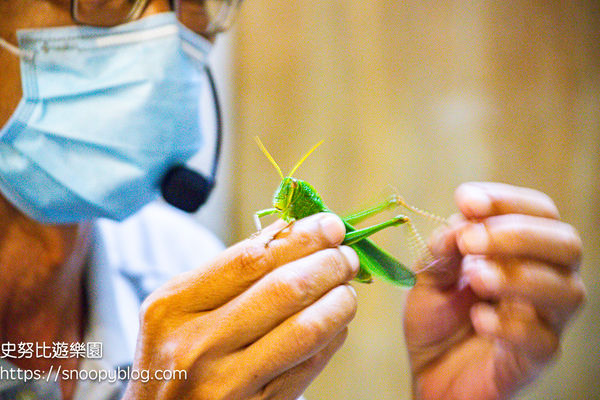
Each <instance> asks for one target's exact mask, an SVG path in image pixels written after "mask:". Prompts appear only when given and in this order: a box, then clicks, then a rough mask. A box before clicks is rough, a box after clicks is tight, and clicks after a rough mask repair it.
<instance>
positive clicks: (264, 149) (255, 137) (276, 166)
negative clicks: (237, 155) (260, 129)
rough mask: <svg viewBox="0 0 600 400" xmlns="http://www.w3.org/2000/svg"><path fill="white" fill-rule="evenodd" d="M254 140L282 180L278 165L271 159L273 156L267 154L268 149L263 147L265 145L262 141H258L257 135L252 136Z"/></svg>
mask: <svg viewBox="0 0 600 400" xmlns="http://www.w3.org/2000/svg"><path fill="white" fill-rule="evenodd" d="M254 141H255V142H256V144H257V145H258V147H259V148H260V151H262V152H263V154H264V155H265V157H267V159H268V160H269V161H270V162H271V164H273V166H274V167H275V169H276V170H277V172H278V173H279V176H280V177H281V180H283V179H284V177H283V173H282V172H281V168H279V165H277V163H276V162H275V160H274V159H273V157H272V156H271V154H269V151H268V150H267V148H266V147H265V145H264V144H262V142H261V141H260V139H259V137H258V136H254Z"/></svg>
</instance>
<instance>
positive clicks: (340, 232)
mask: <svg viewBox="0 0 600 400" xmlns="http://www.w3.org/2000/svg"><path fill="white" fill-rule="evenodd" d="M319 225H320V226H321V231H322V232H323V235H324V236H325V239H327V241H328V242H329V243H331V244H340V243H342V241H343V240H344V236H345V235H346V228H344V224H343V223H342V220H341V219H340V218H339V217H338V216H337V215H335V214H331V213H324V214H322V215H321V216H320V219H319Z"/></svg>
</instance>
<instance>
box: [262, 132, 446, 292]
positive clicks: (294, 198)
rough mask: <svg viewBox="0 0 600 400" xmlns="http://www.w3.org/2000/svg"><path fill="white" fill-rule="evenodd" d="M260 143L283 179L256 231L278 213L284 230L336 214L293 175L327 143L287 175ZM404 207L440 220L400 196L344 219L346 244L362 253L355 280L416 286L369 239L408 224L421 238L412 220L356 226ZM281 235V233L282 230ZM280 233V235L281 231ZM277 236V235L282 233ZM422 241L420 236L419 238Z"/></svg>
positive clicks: (412, 278) (405, 270)
mask: <svg viewBox="0 0 600 400" xmlns="http://www.w3.org/2000/svg"><path fill="white" fill-rule="evenodd" d="M254 139H255V140H256V143H257V144H258V146H259V147H260V149H261V151H262V152H263V153H264V155H265V156H266V157H267V158H268V159H269V161H270V162H271V164H273V166H274V167H275V169H276V170H277V172H278V173H279V176H280V177H281V183H280V184H279V187H278V188H277V190H276V191H275V194H274V196H273V208H267V209H265V210H260V211H257V212H256V213H255V214H254V222H255V224H256V228H257V229H258V230H259V231H260V230H261V229H262V228H261V223H260V218H262V217H264V216H266V215H272V214H278V215H279V217H280V218H281V219H283V220H284V221H286V222H287V223H288V225H287V226H286V227H284V228H283V229H282V230H284V229H286V228H287V227H289V226H290V225H291V224H292V223H293V222H294V221H295V220H297V219H301V218H304V217H307V216H309V215H313V214H316V213H320V212H332V211H331V210H330V209H329V208H328V207H327V206H326V205H325V204H324V203H323V200H322V199H321V197H320V196H319V194H318V193H317V191H316V190H315V188H314V187H312V186H311V185H310V184H309V183H308V182H306V181H303V180H300V179H296V178H293V177H292V175H293V174H294V172H296V170H297V169H298V168H299V167H300V165H302V163H303V162H304V161H305V160H306V159H307V158H308V156H309V155H310V154H311V153H312V152H313V151H314V150H315V149H316V148H317V147H318V146H319V145H321V143H323V141H320V142H319V143H317V144H316V145H314V146H313V147H312V148H311V149H310V150H309V151H308V152H307V153H306V154H305V155H304V157H302V158H301V159H300V161H298V163H297V164H296V165H295V166H294V168H292V170H291V172H290V173H289V174H288V175H287V176H284V175H283V173H282V172H281V168H279V165H277V163H276V162H275V160H274V159H273V157H272V156H271V154H269V152H268V151H267V149H266V148H265V146H264V145H263V144H262V142H261V141H260V139H259V138H258V137H255V138H254ZM398 205H402V206H404V207H407V208H408V209H410V210H412V211H414V212H417V213H419V214H423V215H426V216H431V217H433V218H437V217H435V216H433V214H430V213H428V212H426V211H423V210H420V209H417V208H416V207H412V206H410V205H408V204H406V203H405V202H404V201H403V200H402V198H401V197H400V196H392V197H390V198H389V199H388V200H386V201H385V202H383V203H381V204H378V205H376V206H375V207H372V208H369V209H366V210H363V211H361V212H359V213H356V214H353V215H350V216H348V217H345V218H342V220H343V221H344V225H345V227H346V235H345V237H344V241H343V243H342V244H345V245H348V246H350V247H352V248H353V249H354V250H355V251H356V253H357V254H358V257H359V260H360V270H359V272H358V274H357V276H356V278H355V280H357V281H359V282H363V283H371V282H372V281H373V279H372V277H371V275H372V274H373V275H377V276H379V277H381V278H383V279H385V280H387V281H389V282H391V283H393V284H395V285H402V286H409V287H410V286H413V285H414V284H415V281H416V276H415V273H414V272H413V271H411V270H410V269H409V268H408V267H406V266H405V265H404V264H402V263H401V262H399V261H398V260H396V259H395V258H394V257H393V256H392V255H390V254H389V253H387V252H386V251H385V250H383V249H381V248H380V247H378V246H377V245H376V244H375V243H374V242H373V241H372V240H370V239H368V237H369V236H371V235H372V234H374V233H376V232H379V231H381V230H382V229H385V228H388V227H390V226H397V225H401V224H408V226H409V229H410V230H411V232H412V233H414V234H416V235H417V236H418V233H416V231H415V230H414V226H413V225H412V223H411V222H410V220H409V218H408V217H406V216H404V215H397V216H395V217H393V218H391V219H389V220H387V221H384V222H381V223H379V224H376V225H373V226H370V227H366V228H362V229H356V228H354V227H353V226H352V224H355V223H358V222H361V221H363V220H365V219H366V218H368V217H370V216H373V215H376V214H378V213H379V212H381V211H383V210H385V209H387V208H391V207H395V206H398ZM280 232H281V231H280ZM278 233H279V232H278ZM278 233H277V234H278ZM277 234H275V235H274V236H273V237H275V236H277ZM419 239H420V237H419Z"/></svg>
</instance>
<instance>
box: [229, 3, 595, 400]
mask: <svg viewBox="0 0 600 400" xmlns="http://www.w3.org/2000/svg"><path fill="white" fill-rule="evenodd" d="M599 9H600V5H599V2H598V1H595V2H583V1H582V2H554V1H531V0H529V1H525V0H518V1H510V2H506V1H504V2H495V1H480V2H477V1H475V2H471V1H455V2H450V1H437V2H435V1H404V2H403V1H391V0H372V1H361V2H357V1H341V0H323V1H307V0H297V1H267V0H247V1H246V3H245V4H244V6H243V12H242V16H241V18H240V20H239V24H238V28H237V29H238V32H237V35H236V37H235V40H234V44H233V46H234V74H233V93H234V94H233V95H232V98H233V99H234V104H233V113H232V114H233V115H234V121H233V122H234V123H233V126H234V127H233V133H232V135H234V142H235V143H236V145H235V146H234V155H233V157H232V162H233V163H234V164H233V170H234V171H235V172H234V173H235V177H236V184H235V189H234V196H233V202H232V204H233V205H232V207H233V210H232V212H231V215H233V216H234V217H233V219H232V220H231V221H230V222H231V225H232V226H235V227H236V229H234V232H233V233H232V236H231V237H230V241H235V240H238V239H240V238H243V237H245V236H247V235H249V234H250V233H251V232H252V231H253V225H252V213H253V212H254V211H255V210H258V209H261V208H266V207H268V206H269V202H270V196H271V193H272V191H273V190H274V188H275V187H276V185H277V183H278V177H277V175H276V173H275V171H274V170H273V169H272V167H271V166H270V165H269V164H268V162H267V161H266V160H265V158H264V157H263V156H262V155H261V154H260V153H259V151H258V150H257V148H256V146H255V145H254V143H253V141H252V137H253V136H254V135H259V136H260V137H261V138H262V139H263V140H264V142H265V143H266V145H267V147H268V148H269V149H270V150H271V152H272V154H273V155H274V157H275V158H276V159H277V160H278V162H279V163H280V165H281V167H282V169H283V170H284V171H286V170H289V168H291V166H292V165H293V164H294V163H295V162H296V161H297V159H298V158H299V157H300V156H301V155H302V154H303V153H304V152H305V151H306V150H307V149H308V148H309V147H310V146H311V145H312V144H314V143H316V142H317V141H318V140H320V139H325V143H324V144H323V146H322V147H321V148H320V149H319V150H318V151H317V152H315V153H314V155H312V156H311V157H310V158H309V159H308V161H307V162H306V164H305V165H304V166H303V167H302V168H301V169H300V170H299V172H298V173H297V174H296V175H297V177H299V178H302V179H305V180H308V181H310V182H311V183H313V185H315V187H316V188H317V189H318V190H319V191H320V192H321V193H322V195H323V196H324V198H325V200H326V202H327V204H328V205H329V206H330V207H331V208H333V209H334V210H336V211H338V212H340V213H345V212H349V211H352V210H356V209H357V208H360V207H362V206H365V205H367V204H369V202H370V201H371V200H373V201H374V200H375V199H377V198H378V196H380V195H381V194H382V193H383V190H384V189H385V186H386V184H391V185H393V186H395V187H396V188H397V189H398V190H399V191H400V192H401V193H402V194H403V195H404V196H405V197H406V198H407V199H409V200H410V201H411V202H412V203H414V204H417V205H419V206H421V207H424V208H427V209H430V210H432V211H434V212H436V213H439V214H444V215H448V214H450V213H452V212H453V211H454V210H455V208H454V206H453V203H452V192H453V189H454V188H455V187H456V185H458V184H459V183H460V182H463V181H466V180H474V179H477V180H479V179H481V180H498V181H504V182H510V183H514V184H519V185H526V186H532V187H534V188H537V189H540V190H542V191H545V192H546V193H548V194H549V195H550V196H552V197H553V198H554V199H555V200H556V202H557V204H558V207H559V209H560V210H561V213H562V216H563V217H564V219H566V220H567V221H569V222H571V223H573V224H574V225H575V226H576V227H577V229H578V230H579V231H580V232H581V235H582V237H583V240H584V243H585V249H586V250H585V260H584V272H583V274H584V277H585V280H586V282H587V285H588V288H589V303H588V305H587V307H586V308H585V310H584V311H583V313H582V314H581V315H580V316H579V318H578V319H577V320H576V322H575V323H574V324H573V325H572V326H571V328H570V329H569V331H568V334H567V336H566V340H565V342H564V349H563V355H562V357H561V358H560V361H559V362H558V363H557V364H555V366H554V367H553V368H551V370H550V372H549V373H547V374H546V375H545V377H544V378H543V379H542V380H541V381H540V383H539V384H538V385H536V386H535V387H534V388H533V389H531V390H528V391H526V392H525V393H524V394H523V398H527V399H542V398H543V399H598V398H600V382H598V360H600V351H599V347H600V344H599V340H598V338H599V337H600V317H599V316H598V314H599V307H598V306H599V303H600V290H599V289H598V287H599V285H598V284H597V282H598V280H599V278H600V273H599V272H598V266H599V263H598V261H599V260H600V245H599V244H598V243H599V239H600V228H599V225H600V219H599V218H598V210H600V191H599V190H598V188H599V183H600V178H599V176H600V175H599V173H600V165H599V164H600V158H599V155H598V154H599V152H600V47H599V46H600V28H599V26H600V22H599V21H600V11H599ZM376 240H377V242H378V243H379V244H381V245H383V246H384V247H386V248H387V249H389V250H390V251H392V252H393V253H395V254H397V255H398V256H399V257H401V258H403V259H405V260H406V259H408V258H410V257H409V255H408V253H407V252H406V251H405V248H406V236H405V235H403V234H402V233H401V230H395V231H394V230H388V231H386V232H383V233H381V234H378V236H377V237H376ZM355 286H357V288H358V294H359V313H358V316H357V318H356V320H355V322H354V323H353V325H352V327H351V333H350V336H349V338H348V340H347V343H346V345H345V347H344V349H343V350H341V351H340V352H339V353H338V355H336V357H335V358H334V359H333V361H332V363H331V364H330V366H329V367H328V368H327V369H326V370H325V372H324V373H323V374H322V375H321V376H320V377H319V378H318V379H317V380H316V382H315V383H314V384H313V386H312V387H311V388H310V389H309V392H308V396H309V397H310V398H311V399H377V400H387V399H399V398H408V397H409V393H410V389H409V385H410V380H409V376H408V368H407V360H406V356H405V350H404V348H403V339H402V330H401V316H402V304H403V301H404V298H405V295H406V292H405V291H403V290H401V289H397V288H392V287H390V286H388V285H386V284H383V283H375V284H373V285H370V286H361V285H355Z"/></svg>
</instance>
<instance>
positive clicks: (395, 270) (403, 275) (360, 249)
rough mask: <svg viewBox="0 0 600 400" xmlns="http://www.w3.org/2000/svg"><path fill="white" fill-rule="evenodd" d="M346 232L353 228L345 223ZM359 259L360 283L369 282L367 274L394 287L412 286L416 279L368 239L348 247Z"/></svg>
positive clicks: (410, 272)
mask: <svg viewBox="0 0 600 400" xmlns="http://www.w3.org/2000/svg"><path fill="white" fill-rule="evenodd" d="M344 225H346V232H352V231H354V230H355V228H354V227H353V226H352V225H350V224H349V223H347V222H344ZM350 247H352V248H353V249H354V250H355V251H356V254H357V255H358V258H359V259H360V267H361V272H359V276H358V277H357V279H358V280H359V281H361V282H369V281H370V279H369V278H370V276H369V273H372V274H374V275H377V276H379V277H381V278H384V279H385V280H387V281H388V282H391V283H393V284H394V285H401V286H409V287H410V286H414V284H415V282H416V277H415V274H414V272H412V271H411V270H410V269H408V267H406V266H405V265H404V264H402V263H401V262H400V261H398V260H396V259H395V258H394V257H393V256H392V255H391V254H389V253H388V252H386V251H385V250H383V249H382V248H380V247H379V246H377V245H376V244H375V243H374V242H373V241H372V240H370V239H363V240H361V241H359V242H356V243H354V244H352V245H350Z"/></svg>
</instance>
